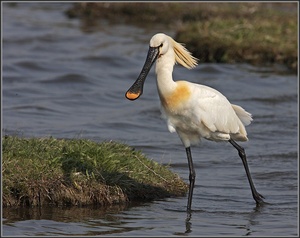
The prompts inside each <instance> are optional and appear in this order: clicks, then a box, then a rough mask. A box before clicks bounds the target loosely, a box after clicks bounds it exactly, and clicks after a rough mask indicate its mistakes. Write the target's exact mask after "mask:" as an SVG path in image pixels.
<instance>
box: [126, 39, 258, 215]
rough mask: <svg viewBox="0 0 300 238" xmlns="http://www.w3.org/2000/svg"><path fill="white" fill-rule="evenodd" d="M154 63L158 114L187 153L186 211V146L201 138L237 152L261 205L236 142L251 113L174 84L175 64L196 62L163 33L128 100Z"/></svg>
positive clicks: (211, 92) (215, 95) (212, 93)
mask: <svg viewBox="0 0 300 238" xmlns="http://www.w3.org/2000/svg"><path fill="white" fill-rule="evenodd" d="M155 61H156V69H155V71H156V75H157V89H158V94H159V98H160V101H161V111H162V114H163V116H164V117H165V119H166V121H167V125H168V129H169V131H170V132H177V134H178V136H179V137H180V139H181V141H182V143H183V145H184V147H185V149H186V154H187V160H188V166H189V182H190V183H189V194H188V203H187V212H188V214H191V206H192V196H193V189H194V184H195V176H196V174H195V169H194V166H193V161H192V154H191V149H190V146H191V145H193V144H195V143H197V142H199V141H200V139H201V138H205V139H207V140H211V141H216V142H219V141H228V142H229V143H230V144H231V145H233V147H234V148H235V149H237V151H238V154H239V156H240V158H241V159H242V162H243V165H244V168H245V171H246V174H247V177H248V181H249V184H250V188H251V192H252V196H253V198H254V200H255V201H256V203H257V204H261V203H263V198H264V197H263V196H262V195H261V194H259V193H258V192H257V191H256V189H255V186H254V183H253V181H252V178H251V175H250V171H249V168H248V164H247V159H246V154H245V150H244V148H243V147H241V146H240V145H239V144H237V143H236V141H247V140H248V138H247V132H246V129H245V126H247V125H249V124H250V123H251V121H252V118H251V114H250V113H248V112H246V111H245V110H244V109H243V108H242V107H240V106H237V105H234V104H231V103H230V102H229V101H228V100H227V98H226V97H225V96H224V95H223V94H221V93H220V92H218V91H217V90H215V89H213V88H210V87H207V86H204V85H200V84H195V83H191V82H187V81H174V80H173V77H172V72H173V67H174V65H175V63H178V64H181V65H182V66H184V67H186V68H188V69H191V68H194V67H196V65H197V59H196V58H195V57H193V56H192V54H191V53H190V52H189V51H188V50H187V49H186V48H185V47H184V46H183V45H182V44H180V43H178V42H176V41H175V40H173V39H172V38H171V37H170V36H167V35H165V34H163V33H158V34H156V35H154V36H153V37H152V38H151V40H150V46H149V51H148V55H147V58H146V62H145V64H144V66H143V69H142V71H141V73H140V75H139V76H138V78H137V80H136V81H135V82H134V83H133V85H132V86H131V87H130V88H129V89H128V91H127V92H126V94H125V96H126V98H127V99H129V100H135V99H137V98H139V97H140V96H141V95H142V93H143V85H144V82H145V79H146V77H147V74H148V73H149V71H150V69H151V66H152V65H153V63H154V62H155Z"/></svg>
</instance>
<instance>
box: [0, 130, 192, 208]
mask: <svg viewBox="0 0 300 238" xmlns="http://www.w3.org/2000/svg"><path fill="white" fill-rule="evenodd" d="M2 153H3V154H2V185H3V186H2V187H3V193H2V200H3V206H4V207H7V206H43V205H56V206H70V205H78V206H84V205H101V206H105V205H111V204H120V203H126V202H129V201H145V200H153V199H159V198H165V197H170V196H184V195H185V193H186V191H187V185H186V184H185V183H184V182H183V181H182V179H180V178H179V176H178V175H177V174H174V173H173V172H171V171H170V170H169V168H167V167H166V166H163V165H161V164H158V163H156V162H154V161H151V160H149V159H147V158H146V157H145V156H144V155H143V154H142V153H141V152H139V151H135V150H134V149H133V148H131V147H129V146H128V145H125V144H122V143H117V142H114V141H108V142H102V143H96V142H93V141H91V140H86V139H70V140H68V139H55V138H52V137H50V138H20V137H16V136H5V137H3V139H2Z"/></svg>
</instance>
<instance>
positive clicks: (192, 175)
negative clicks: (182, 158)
mask: <svg viewBox="0 0 300 238" xmlns="http://www.w3.org/2000/svg"><path fill="white" fill-rule="evenodd" d="M185 150H186V155H187V159H188V164H189V170H190V174H189V180H190V186H189V197H188V203H187V213H188V219H189V218H190V217H191V209H192V198H193V190H194V184H195V177H196V173H195V169H194V165H193V160H192V154H191V148H190V147H187V148H185Z"/></svg>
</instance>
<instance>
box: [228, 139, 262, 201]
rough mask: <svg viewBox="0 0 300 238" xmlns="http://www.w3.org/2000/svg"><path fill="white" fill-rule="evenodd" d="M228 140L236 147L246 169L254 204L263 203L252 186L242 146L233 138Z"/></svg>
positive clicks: (260, 196)
mask: <svg viewBox="0 0 300 238" xmlns="http://www.w3.org/2000/svg"><path fill="white" fill-rule="evenodd" d="M228 141H229V142H230V144H232V145H233V146H234V148H236V149H237V150H238V152H239V156H240V157H241V159H242V161H243V164H244V168H245V170H246V174H247V177H248V181H249V184H250V188H251V192H252V196H253V198H254V200H255V201H256V204H261V203H263V198H264V197H263V196H262V195H261V194H259V193H258V192H257V191H256V189H255V186H254V183H253V181H252V178H251V175H250V170H249V167H248V163H247V159H246V153H245V150H244V148H243V147H241V146H240V145H238V144H237V143H236V142H235V141H234V140H232V139H230V140H228Z"/></svg>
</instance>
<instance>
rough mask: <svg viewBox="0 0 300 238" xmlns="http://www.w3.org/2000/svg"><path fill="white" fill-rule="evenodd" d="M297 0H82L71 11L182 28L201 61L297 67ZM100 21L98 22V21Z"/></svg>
mask: <svg viewBox="0 0 300 238" xmlns="http://www.w3.org/2000/svg"><path fill="white" fill-rule="evenodd" d="M297 9H298V7H297V3H296V2H287V3H284V2H273V3H269V2H254V3H252V2H236V3H235V2H231V3H229V2H224V3H222V2H219V3H207V2H195V3H185V2H171V3H168V2H157V3H153V2H152V3H146V2H144V3H134V2H127V3H126V2H125V3H113V2H109V3H103V2H102V3H76V4H74V6H73V7H72V8H71V9H69V10H68V11H67V12H66V13H67V15H68V16H69V17H78V18H81V19H82V20H83V21H84V22H85V24H87V25H89V24H91V25H93V24H94V23H95V21H97V20H98V19H103V18H105V19H109V20H111V21H112V22H115V23H126V24H134V25H138V26H142V27H149V26H150V27H152V28H153V27H155V25H157V24H163V25H165V27H167V28H169V29H172V30H173V31H175V32H176V36H175V40H177V41H179V42H184V43H185V44H186V45H187V46H188V48H189V49H190V50H191V51H192V53H193V54H194V56H196V57H197V58H199V59H200V63H201V62H224V63H235V62H246V63H251V64H254V65H263V66H266V65H270V64H281V65H285V66H286V67H287V68H288V69H289V70H290V71H291V72H294V73H296V72H297V61H298V55H297V52H298V49H297V35H298V25H297V19H298V16H297ZM92 22H94V23H92Z"/></svg>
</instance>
